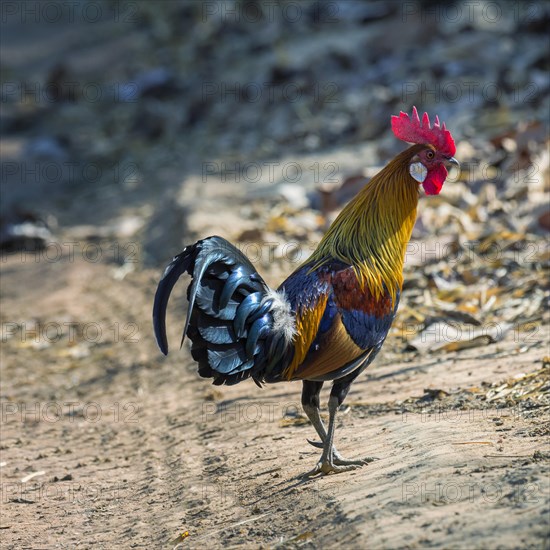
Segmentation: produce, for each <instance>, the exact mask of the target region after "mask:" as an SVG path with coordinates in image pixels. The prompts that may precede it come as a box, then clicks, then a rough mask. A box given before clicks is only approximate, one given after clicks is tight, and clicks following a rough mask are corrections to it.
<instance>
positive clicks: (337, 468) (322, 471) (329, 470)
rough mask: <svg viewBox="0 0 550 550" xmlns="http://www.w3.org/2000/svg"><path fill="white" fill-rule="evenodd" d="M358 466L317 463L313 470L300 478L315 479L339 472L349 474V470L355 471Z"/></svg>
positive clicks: (326, 462)
mask: <svg viewBox="0 0 550 550" xmlns="http://www.w3.org/2000/svg"><path fill="white" fill-rule="evenodd" d="M358 467H359V465H358V464H346V465H341V464H336V463H335V462H329V461H324V462H319V463H318V464H317V466H315V468H313V470H310V471H309V472H306V473H305V474H303V475H302V476H301V477H303V478H311V477H316V476H318V475H328V474H339V473H341V472H349V471H350V470H355V469H356V468H358Z"/></svg>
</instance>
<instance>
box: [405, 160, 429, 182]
mask: <svg viewBox="0 0 550 550" xmlns="http://www.w3.org/2000/svg"><path fill="white" fill-rule="evenodd" d="M409 174H410V175H411V176H412V177H413V178H414V179H415V180H416V181H417V182H418V183H424V180H425V179H426V176H427V175H428V170H427V168H426V167H425V166H424V165H423V164H422V163H421V162H413V163H412V164H411V165H410V166H409Z"/></svg>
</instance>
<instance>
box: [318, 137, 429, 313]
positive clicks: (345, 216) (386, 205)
mask: <svg viewBox="0 0 550 550" xmlns="http://www.w3.org/2000/svg"><path fill="white" fill-rule="evenodd" d="M425 147H426V146H425V145H413V146H412V147H410V148H409V149H407V150H406V151H403V153H401V154H399V155H398V156H397V157H395V159H394V160H392V162H390V164H388V166H386V167H385V168H384V169H383V170H382V171H380V172H379V173H378V174H376V176H374V177H373V178H372V179H371V180H370V181H369V182H368V184H367V185H366V186H365V187H364V188H363V189H362V190H361V192H360V193H359V194H358V195H357V196H356V197H355V198H354V199H353V200H352V201H351V202H350V203H348V205H347V206H346V207H345V208H344V209H343V210H342V212H340V214H339V215H338V217H337V218H336V220H335V221H334V223H333V224H332V225H331V226H330V228H329V230H328V231H327V233H326V234H325V236H324V237H323V239H322V240H321V242H320V243H319V246H318V247H317V249H316V250H315V252H314V253H313V254H312V256H311V257H310V258H309V259H308V263H309V262H313V267H312V269H315V268H317V267H319V266H321V265H323V264H324V263H326V262H328V261H330V260H331V259H334V258H335V259H338V260H341V261H343V262H345V263H349V264H350V265H352V266H353V268H354V269H355V272H356V274H357V278H358V280H359V282H360V284H361V287H362V288H364V286H365V285H367V288H368V289H369V290H370V292H371V293H372V294H373V295H374V296H377V297H380V296H382V295H383V294H384V292H385V290H384V288H386V289H387V290H388V291H389V293H390V295H391V297H392V300H393V303H395V297H396V294H397V291H398V290H401V288H402V286H403V263H404V261H405V252H406V248H407V244H408V242H409V240H410V238H411V234H412V230H413V227H414V223H415V221H416V206H417V204H418V183H417V182H416V181H415V180H414V179H413V178H412V177H411V175H410V174H409V164H410V161H411V159H412V157H413V156H414V155H415V154H416V153H417V152H418V151H420V150H421V149H423V148H425Z"/></svg>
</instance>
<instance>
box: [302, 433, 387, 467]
mask: <svg viewBox="0 0 550 550" xmlns="http://www.w3.org/2000/svg"><path fill="white" fill-rule="evenodd" d="M307 441H308V443H310V444H311V445H313V446H314V447H318V448H320V449H322V448H323V442H322V441H311V439H308V440H307ZM332 458H333V461H332V462H333V464H334V465H336V466H364V465H365V464H369V463H370V462H374V461H375V460H380V459H379V458H377V457H375V456H366V457H365V458H357V459H354V460H350V459H347V458H344V457H343V456H342V455H341V454H340V453H339V452H338V451H337V450H336V448H335V447H333V448H332Z"/></svg>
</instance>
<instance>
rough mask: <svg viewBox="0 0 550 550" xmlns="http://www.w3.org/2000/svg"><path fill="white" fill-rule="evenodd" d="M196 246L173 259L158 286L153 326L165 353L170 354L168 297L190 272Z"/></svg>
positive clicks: (159, 344)
mask: <svg viewBox="0 0 550 550" xmlns="http://www.w3.org/2000/svg"><path fill="white" fill-rule="evenodd" d="M195 248H196V245H193V246H188V247H186V248H185V250H184V251H183V252H182V253H181V254H178V255H177V256H176V257H175V258H174V259H173V260H172V262H171V263H170V264H169V265H168V267H167V268H166V269H165V270H164V274H163V275H162V279H161V280H160V282H159V285H158V287H157V292H156V294H155V303H154V305H153V327H154V329H155V337H156V339H157V344H158V347H159V348H160V351H162V353H164V355H168V340H167V338H166V306H167V305H168V299H169V298H170V294H171V293H172V289H173V288H174V285H175V284H176V282H177V281H178V279H179V278H180V277H181V276H182V275H183V274H184V273H185V272H188V273H189V267H190V266H191V264H192V263H193V261H194V253H195ZM184 334H185V332H184ZM182 342H183V340H182Z"/></svg>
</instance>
